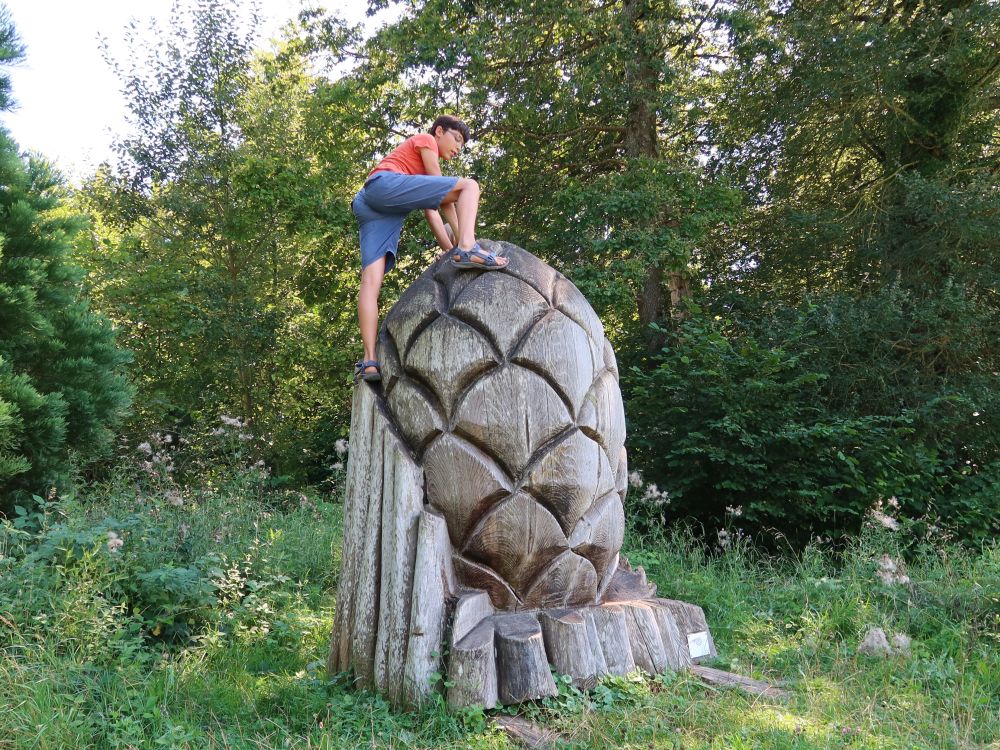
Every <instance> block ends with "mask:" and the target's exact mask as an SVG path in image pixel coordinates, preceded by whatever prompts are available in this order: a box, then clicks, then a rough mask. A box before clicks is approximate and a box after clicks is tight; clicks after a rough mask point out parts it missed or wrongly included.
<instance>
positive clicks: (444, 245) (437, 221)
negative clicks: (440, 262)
mask: <svg viewBox="0 0 1000 750" xmlns="http://www.w3.org/2000/svg"><path fill="white" fill-rule="evenodd" d="M424 218H425V219H427V223H428V224H429V225H430V227H431V231H432V232H433V233H434V239H436V240H437V243H438V247H440V248H441V250H442V252H441V253H440V255H438V257H439V258H440V257H441V256H442V255H444V254H445V253H447V252H448V251H449V250H451V249H452V247H454V245H455V243H453V242H452V241H451V237H449V236H448V230H447V229H446V228H445V226H444V221H442V220H441V214H440V213H438V212H437V211H435V210H434V209H433V208H425V209H424Z"/></svg>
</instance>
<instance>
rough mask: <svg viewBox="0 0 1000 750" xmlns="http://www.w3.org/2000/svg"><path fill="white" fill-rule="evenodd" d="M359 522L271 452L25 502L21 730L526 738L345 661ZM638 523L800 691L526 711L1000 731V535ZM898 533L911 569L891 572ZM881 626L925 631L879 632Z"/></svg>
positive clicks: (670, 734)
mask: <svg viewBox="0 0 1000 750" xmlns="http://www.w3.org/2000/svg"><path fill="white" fill-rule="evenodd" d="M340 533H341V509H340V506H339V505H338V504H337V503H336V502H332V501H331V500H330V497H329V496H320V495H318V494H316V493H304V494H303V493H298V492H291V491H287V490H274V489H271V488H270V487H269V486H268V484H267V482H266V481H265V479H264V478H263V477H262V476H261V475H260V474H254V473H253V472H249V471H243V472H242V473H241V472H234V473H233V475H232V477H231V479H230V480H229V481H226V482H221V483H220V482H216V483H215V486H213V487H208V486H193V487H183V488H182V487H177V486H173V485H171V486H170V487H166V486H160V487H152V486H149V485H148V484H146V485H143V484H142V483H141V482H139V483H137V481H136V479H135V478H134V477H119V478H118V479H116V480H115V481H113V482H109V483H108V484H105V485H102V486H97V487H92V488H90V489H89V490H88V492H87V493H86V495H85V496H81V497H80V499H79V500H78V501H74V500H71V499H69V500H63V501H61V502H59V503H55V504H50V505H46V506H44V507H43V509H42V511H41V512H39V513H37V514H25V515H24V516H22V517H21V518H19V519H17V521H16V523H15V522H5V523H4V525H3V526H2V527H0V617H2V618H3V619H2V620H0V706H2V707H3V708H4V709H5V710H3V711H0V749H2V750H7V749H8V748H18V749H20V748H39V749H46V750H47V749H49V748H51V749H53V750H55V749H58V750H64V749H65V748H192V749H194V748H197V749H198V750H201V749H202V748H234V749H235V748H240V749H243V748H353V747H358V748H362V747H364V748H372V747H379V748H383V747H384V748H505V747H511V746H512V745H511V743H510V741H509V740H508V739H507V738H506V737H505V736H504V735H503V734H501V733H500V732H499V731H498V730H496V729H495V728H493V727H492V726H491V725H490V724H489V722H488V720H489V716H488V715H487V714H485V713H484V712H482V711H476V710H470V711H464V712H460V713H457V714H451V713H448V712H447V711H445V710H444V709H443V707H442V706H441V704H440V703H439V702H438V703H432V704H431V705H429V706H426V707H424V708H423V709H421V710H419V711H394V710H392V708H391V707H390V706H388V705H387V704H386V703H385V702H384V701H383V700H382V699H381V698H379V697H378V696H376V695H373V694H371V693H367V692H363V691H355V690H353V689H352V688H351V687H350V685H349V684H348V682H347V680H346V678H345V677H344V676H339V677H337V678H335V679H332V680H331V679H328V678H327V676H326V675H325V673H324V671H323V669H324V666H323V665H324V661H325V656H326V648H327V639H328V636H329V633H330V630H331V627H332V616H333V609H334V591H335V587H336V575H337V569H338V566H339V550H340ZM714 538H715V539H716V540H718V537H714ZM115 539H117V540H119V541H120V544H119V543H117V542H115V541H114V540H115ZM628 541H629V545H630V546H629V548H628V550H627V553H628V555H629V557H630V558H631V561H632V563H633V564H640V565H643V566H644V567H645V568H646V570H647V572H648V574H649V575H650V577H651V579H652V580H653V581H655V582H656V583H657V584H658V586H659V590H660V593H661V594H662V595H665V596H671V597H676V598H680V599H684V600H686V601H691V602H695V603H698V604H701V605H702V606H703V607H704V608H705V611H706V614H707V616H708V620H709V623H710V625H711V627H712V630H713V634H714V637H715V640H716V643H717V646H718V649H719V654H720V656H719V659H718V661H717V662H716V666H720V667H722V668H724V669H731V670H733V671H736V672H739V673H741V674H746V675H749V676H753V677H757V678H760V679H765V680H769V681H771V682H773V683H776V684H779V685H781V686H783V687H785V688H786V689H787V690H788V691H789V693H790V696H791V697H790V698H789V699H788V700H787V701H785V702H774V701H767V700H762V699H759V698H754V697H750V696H747V695H744V694H742V693H738V692H734V691H730V690H718V689H715V688H711V687H708V686H706V685H704V684H703V683H701V682H700V681H699V680H698V679H696V678H695V677H694V676H692V675H690V674H678V675H661V676H658V677H656V678H644V677H642V676H639V675H633V676H631V677H626V678H609V679H607V680H606V681H605V682H604V683H602V684H601V685H599V686H598V688H597V689H596V690H594V691H591V692H590V693H586V694H584V693H581V692H579V691H577V690H575V689H573V688H572V687H571V686H569V685H566V684H563V685H562V687H561V692H560V695H559V696H558V697H557V698H553V699H549V700H546V701H543V702H539V703H536V704H531V705H528V706H523V707H521V708H520V709H518V710H520V711H521V712H522V713H524V714H525V715H527V716H528V717H529V718H531V719H533V720H535V721H538V722H540V723H544V724H546V725H548V726H550V727H553V728H556V729H558V730H559V731H561V732H562V734H563V736H564V738H565V740H564V745H565V746H566V747H576V748H606V747H621V748H649V747H657V748H681V747H683V748H713V749H715V748H775V749H776V750H781V749H782V748H817V749H818V748H839V747H845V748H901V749H902V748H906V749H907V750H910V749H911V748H956V749H958V748H997V747H1000V745H998V743H997V739H996V738H997V737H1000V697H998V696H1000V643H998V639H1000V636H998V633H1000V550H998V548H997V546H996V544H993V545H990V546H987V547H984V548H982V549H980V550H978V551H969V550H963V549H960V548H959V547H957V546H953V545H951V544H949V543H947V542H946V541H942V540H940V539H935V538H920V539H917V538H915V537H914V536H913V534H911V533H909V532H908V531H907V530H906V529H904V530H902V531H896V532H894V531H891V530H889V529H885V528H881V527H877V526H872V527H869V528H867V529H866V530H865V532H864V533H863V534H862V535H861V536H860V537H859V538H857V539H855V540H854V541H853V542H851V543H850V545H849V547H848V548H847V549H846V550H843V549H840V550H833V549H831V548H829V547H827V546H825V545H823V544H820V543H816V544H813V545H811V546H810V547H808V548H807V549H806V550H805V551H803V552H800V553H793V552H791V551H789V553H788V554H786V555H784V556H781V557H776V556H772V555H768V554H765V553H764V552H762V551H761V549H762V548H763V547H762V546H758V545H755V544H753V543H752V542H751V541H750V540H748V539H746V538H745V537H741V536H739V535H738V534H732V535H730V536H727V537H725V545H726V546H724V547H716V548H713V547H711V546H709V545H706V544H705V543H704V542H703V541H702V540H701V539H700V538H699V537H698V536H696V535H695V534H694V533H693V532H691V531H690V530H686V529H679V530H673V531H671V532H669V533H667V534H664V535H660V536H656V537H650V536H647V537H645V538H639V537H638V536H636V535H634V534H633V535H631V536H629V537H628ZM771 546H772V547H773V545H771ZM885 555H888V556H889V559H890V560H891V561H892V562H893V564H895V565H896V568H897V570H898V571H899V572H900V573H901V574H902V573H905V575H906V576H907V577H908V578H909V583H897V582H893V583H890V584H886V583H884V582H882V581H881V580H880V579H879V578H878V576H877V574H878V572H879V570H880V565H883V566H884V565H885V558H884V556H885ZM876 626H877V627H881V628H883V629H885V630H886V632H888V633H890V634H891V633H904V634H906V635H908V636H909V637H910V638H912V646H911V649H910V654H909V655H903V654H898V655H892V656H889V657H882V658H873V657H868V656H863V655H861V654H859V653H858V651H857V646H858V643H859V642H860V640H861V639H862V637H863V636H864V634H865V633H866V632H867V631H868V629H869V628H871V627H876Z"/></svg>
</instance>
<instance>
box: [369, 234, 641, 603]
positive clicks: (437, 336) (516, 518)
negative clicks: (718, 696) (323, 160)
mask: <svg viewBox="0 0 1000 750" xmlns="http://www.w3.org/2000/svg"><path fill="white" fill-rule="evenodd" d="M484 245H485V246H486V247H487V249H489V250H493V251H497V252H501V253H502V254H503V255H506V256H507V257H508V258H510V266H509V268H508V269H507V270H505V271H484V272H476V271H467V270H466V271H463V270H457V269H454V268H452V267H451V266H450V264H448V263H447V262H445V261H441V262H438V263H435V264H434V265H433V266H432V267H431V268H429V269H428V270H427V271H426V272H425V273H424V274H423V275H422V276H421V277H420V278H419V279H418V280H417V281H416V282H415V283H414V284H413V285H412V286H411V287H410V288H409V290H407V292H406V293H405V294H404V295H403V296H402V297H401V298H400V300H399V301H398V302H397V303H396V305H395V306H394V307H393V308H392V310H391V311H390V313H389V314H388V316H387V317H386V320H385V323H384V325H383V327H382V330H381V332H380V336H379V345H378V356H379V359H380V360H381V361H382V364H383V371H382V372H383V387H384V394H385V399H386V404H387V405H388V408H389V411H390V414H391V417H392V420H393V422H394V424H395V426H396V428H397V429H398V430H399V432H400V434H401V436H402V438H403V439H404V440H405V442H406V444H407V445H408V446H409V448H410V449H411V450H412V451H413V454H414V456H415V457H416V459H417V461H418V462H419V463H420V464H421V465H422V467H423V469H424V476H425V481H426V496H425V497H426V502H427V503H429V505H430V506H432V507H433V508H435V509H437V510H438V511H439V512H440V513H441V514H442V515H443V516H444V518H445V520H446V522H447V526H448V533H449V536H450V539H451V546H452V562H453V565H454V569H455V575H456V577H457V579H458V583H460V584H461V585H463V586H466V587H469V588H474V589H481V590H484V591H486V592H488V593H489V596H490V599H491V600H492V602H493V605H494V606H495V607H496V608H497V609H500V610H508V611H510V610H521V609H544V608H551V607H567V606H578V605H586V604H592V603H595V602H598V601H600V600H601V599H602V595H603V593H604V592H605V590H606V589H607V587H608V585H609V583H610V582H611V579H612V577H613V576H614V573H615V571H616V569H617V567H618V553H619V549H620V548H621V544H622V536H623V533H624V515H623V511H622V501H623V499H624V497H625V490H626V485H627V468H626V454H625V447H624V442H625V415H624V411H623V407H622V399H621V392H620V390H619V387H618V370H617V365H616V363H615V355H614V351H613V350H612V348H611V345H610V343H609V342H608V340H607V338H606V337H605V335H604V329H603V326H602V325H601V321H600V320H599V319H598V317H597V315H596V314H595V313H594V310H593V309H592V308H591V306H590V304H589V303H588V302H587V300H586V299H585V298H584V296H583V295H582V294H581V293H580V291H579V290H578V289H577V288H576V287H575V286H574V285H573V284H572V283H571V282H570V281H569V280H568V279H566V278H565V277H564V276H563V275H562V274H560V273H558V272H557V271H555V270H554V269H552V268H550V267H549V266H547V265H546V264H545V263H543V262H542V261H540V260H538V259H537V258H535V257H534V256H533V255H531V254H530V253H528V252H526V251H524V250H522V249H520V248H518V247H516V246H515V245H511V244H508V243H485V242H484Z"/></svg>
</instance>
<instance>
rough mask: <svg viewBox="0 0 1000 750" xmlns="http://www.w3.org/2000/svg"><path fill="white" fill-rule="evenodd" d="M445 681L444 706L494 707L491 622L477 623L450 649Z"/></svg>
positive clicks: (492, 633) (494, 671)
mask: <svg viewBox="0 0 1000 750" xmlns="http://www.w3.org/2000/svg"><path fill="white" fill-rule="evenodd" d="M448 682H449V683H450V685H449V687H448V705H449V706H451V707H452V708H462V707H464V706H482V707H483V708H493V707H494V706H496V704H497V670H496V656H495V653H494V632H493V623H492V621H491V620H489V619H485V620H482V621H480V622H479V624H478V625H476V627H475V628H473V629H472V630H471V631H470V632H468V633H466V634H465V635H464V637H463V638H462V639H461V640H460V641H458V642H457V643H455V644H454V645H453V646H452V647H451V656H450V657H449V662H448Z"/></svg>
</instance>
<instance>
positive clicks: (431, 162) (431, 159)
mask: <svg viewBox="0 0 1000 750" xmlns="http://www.w3.org/2000/svg"><path fill="white" fill-rule="evenodd" d="M420 161H421V162H422V163H423V165H424V172H425V173H426V174H429V175H430V176H431V177H440V176H441V165H440V164H438V156H437V154H436V153H434V151H433V150H432V149H429V148H422V149H420Z"/></svg>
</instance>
